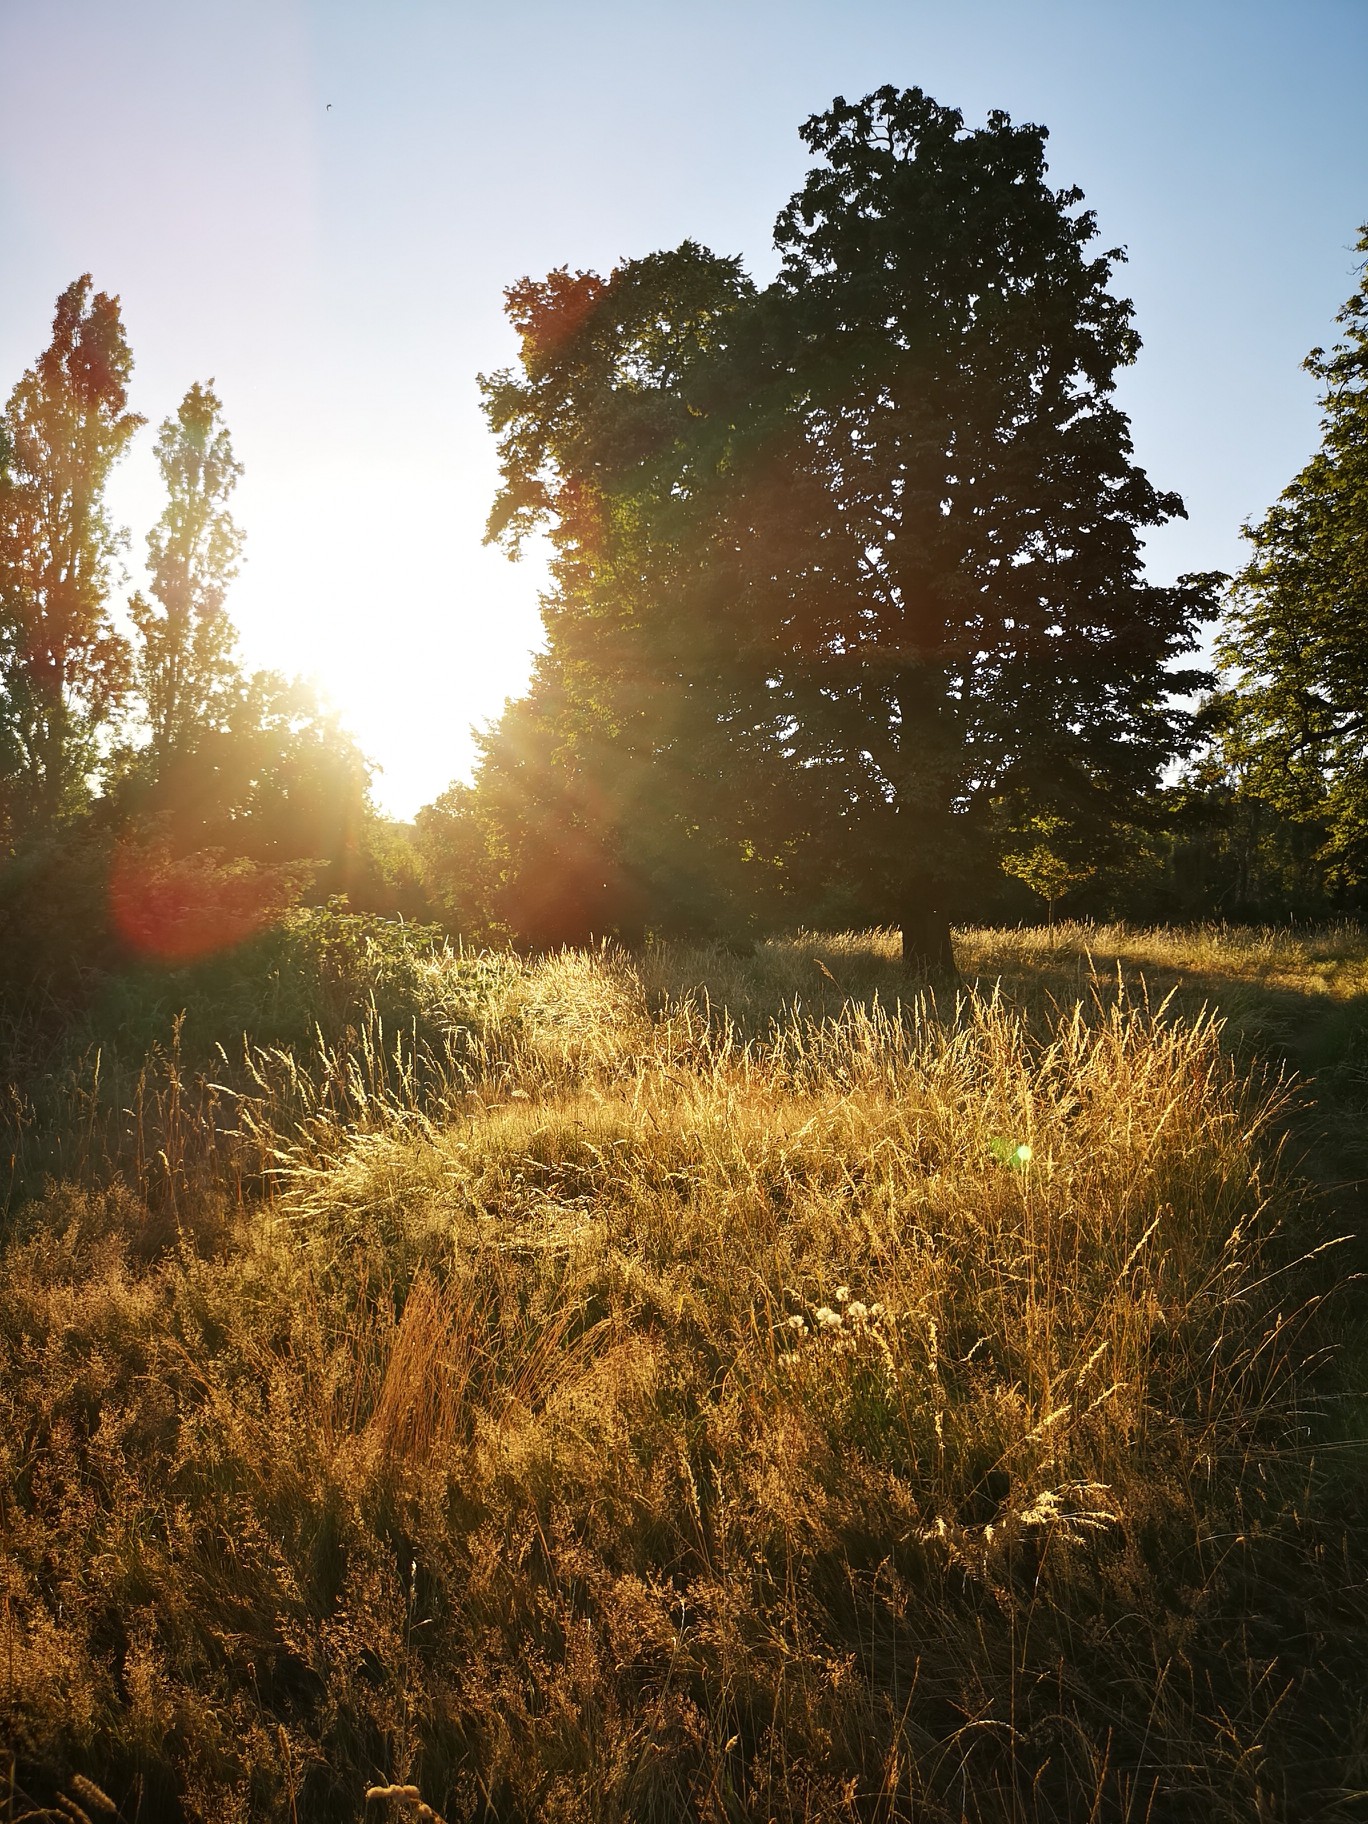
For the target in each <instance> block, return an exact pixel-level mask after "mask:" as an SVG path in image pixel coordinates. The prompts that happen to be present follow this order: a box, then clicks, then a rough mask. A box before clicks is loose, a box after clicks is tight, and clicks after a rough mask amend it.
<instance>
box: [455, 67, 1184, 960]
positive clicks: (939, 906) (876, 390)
mask: <svg viewBox="0 0 1368 1824" xmlns="http://www.w3.org/2000/svg"><path fill="white" fill-rule="evenodd" d="M803 136H804V138H805V140H806V141H807V144H808V146H809V147H810V149H811V150H812V151H813V153H814V154H816V156H817V163H816V164H815V166H814V168H813V170H812V172H811V174H810V175H809V178H808V180H807V182H806V184H805V185H804V187H803V189H802V190H801V191H800V192H799V194H798V195H797V196H796V197H795V198H794V199H793V201H792V202H791V203H790V205H789V207H788V208H787V209H786V210H785V211H784V213H783V214H782V215H781V216H780V218H779V222H778V225H777V227H776V242H777V245H778V247H779V250H780V253H781V256H782V263H781V267H780V272H779V275H778V277H777V278H776V280H775V281H774V283H773V284H772V285H770V286H769V287H767V288H766V289H764V290H763V291H757V290H756V288H755V287H754V286H752V285H751V284H750V282H749V281H748V280H746V279H745V277H744V275H743V274H742V273H741V272H740V270H739V267H738V265H737V263H736V262H735V261H733V260H726V259H719V258H717V257H716V256H714V255H711V254H709V253H706V252H705V251H703V250H702V249H700V248H698V247H696V246H694V245H692V244H691V243H685V244H684V245H683V246H682V247H680V248H678V249H677V250H675V251H674V252H673V253H668V254H657V255H652V256H650V257H649V258H646V259H641V260H634V261H629V262H627V263H625V264H624V265H623V266H621V267H620V268H618V269H617V270H616V271H615V272H613V273H612V274H611V275H610V277H609V278H608V279H606V280H605V279H602V278H599V277H597V276H596V275H594V274H592V273H579V274H571V273H569V272H568V271H564V270H562V271H559V272H556V273H552V274H551V275H550V276H549V277H548V278H547V279H546V280H544V281H542V282H540V283H536V282H533V281H531V280H524V281H522V282H521V283H520V284H519V285H517V286H514V287H513V288H512V289H511V290H510V292H509V294H508V301H509V313H510V316H511V318H512V320H513V322H514V324H515V325H516V327H517V328H518V330H519V333H520V336H521V339H522V366H521V371H520V372H513V371H509V372H505V373H502V374H498V375H495V376H493V377H492V379H490V380H489V381H487V382H486V396H487V403H488V409H489V415H490V419H491V422H492V424H493V426H494V428H495V429H496V431H497V432H498V433H499V436H500V453H501V458H502V463H503V489H502V492H501V494H500V497H499V500H498V502H497V504H496V506H495V510H494V514H493V516H492V518H491V535H493V536H498V537H501V538H504V539H506V540H507V541H508V542H509V543H510V544H511V545H512V546H513V547H514V548H516V546H517V545H518V543H519V541H520V540H521V539H522V538H523V537H524V536H525V535H526V534H527V532H528V531H529V530H531V529H532V528H533V527H537V526H542V525H545V526H546V527H547V529H548V531H549V534H550V538H551V541H552V544H553V547H554V551H555V560H554V576H555V587H554V589H553V591H552V593H551V595H550V596H549V597H548V599H547V603H546V626H547V641H548V651H547V654H546V656H545V658H544V659H543V660H542V661H541V663H540V666H539V669H538V672H537V674H536V676H535V678H534V681H533V686H532V690H531V692H530V694H529V697H528V699H527V701H526V703H525V704H522V705H519V706H518V708H517V709H516V711H514V712H513V713H512V716H511V717H510V721H509V725H508V727H507V728H506V729H500V730H497V731H496V732H495V733H494V734H493V735H492V736H491V737H490V739H489V740H488V742H487V743H486V748H485V767H484V771H483V772H482V774H481V788H482V792H483V799H482V801H481V803H480V804H479V805H478V806H475V807H473V808H474V809H475V811H476V814H477V816H478V815H480V814H483V815H484V816H485V818H486V821H487V823H488V824H489V825H490V826H491V829H492V831H493V835H494V840H493V843H492V845H491V847H492V849H493V850H494V872H495V875H496V878H497V881H498V883H499V889H500V892H501V893H503V894H505V895H506V894H507V892H508V890H509V888H510V883H512V884H513V886H514V890H517V889H518V888H521V889H522V891H523V892H526V891H528V890H529V888H530V889H531V890H532V891H533V892H535V890H536V889H535V887H534V886H532V883H531V881H530V879H529V877H530V876H533V875H536V876H539V877H540V878H541V879H542V880H543V882H544V881H545V880H546V879H548V878H550V879H551V880H554V879H555V878H556V877H557V874H558V873H559V874H560V875H561V876H562V877H568V876H569V875H571V873H572V871H573V863H572V862H571V861H569V859H568V857H567V845H566V842H565V832H566V831H567V829H570V830H573V831H574V833H575V835H576V836H577V837H578V839H579V841H580V845H581V853H582V855H584V856H587V857H588V858H589V867H590V872H591V874H593V875H594V876H595V877H596V880H597V882H598V883H599V884H600V887H601V891H600V895H599V898H598V900H597V901H596V900H595V899H594V898H593V897H592V896H586V895H584V894H583V893H582V892H576V891H575V890H574V889H573V888H572V889H571V890H570V891H569V892H568V893H567V903H568V904H569V905H571V906H572V907H573V908H574V913H577V914H578V916H579V919H580V921H581V922H580V928H579V930H578V931H577V932H575V933H574V934H575V935H584V934H585V932H586V931H588V930H604V929H616V930H619V931H626V930H630V929H631V928H632V927H633V925H634V924H638V923H640V921H641V918H642V916H643V913H644V914H645V916H646V917H647V918H649V920H650V921H651V922H654V923H656V924H658V925H663V926H665V927H667V928H668V926H669V924H670V923H671V922H672V921H674V920H679V919H683V920H684V921H685V922H696V921H697V919H698V917H699V914H700V912H702V913H703V914H704V916H706V913H707V911H708V909H709V901H710V900H711V904H712V909H713V910H714V912H716V911H718V910H721V909H722V908H725V907H727V906H731V907H733V908H734V907H736V906H737V904H738V901H739V902H740V905H741V908H742V909H743V910H753V909H754V901H755V899H759V900H760V901H761V902H762V903H763V900H764V897H765V895H766V893H769V894H770V895H771V896H773V895H775V894H778V895H780V896H782V897H784V898H786V899H787V901H788V904H789V907H790V910H792V908H793V907H794V906H795V905H797V906H802V907H803V909H804V910H807V909H809V908H810V907H811V905H812V903H813V900H814V897H815V896H817V895H818V894H819V893H820V892H821V890H822V888H823V887H824V886H826V885H829V884H830V883H833V882H834V883H836V884H837V885H838V887H843V888H844V889H845V890H846V891H847V892H848V894H849V895H850V897H851V899H852V901H854V902H855V903H856V904H858V906H859V907H860V908H861V909H862V910H863V911H864V912H865V913H866V914H867V915H872V916H876V917H878V918H881V919H883V920H886V921H889V922H893V923H897V924H899V925H900V926H901V928H902V930H903V934H904V944H905V946H906V949H907V952H908V955H909V959H910V960H914V961H917V962H920V963H923V964H930V965H933V966H935V965H944V964H946V963H948V961H949V937H948V925H947V922H946V920H947V914H948V912H949V910H950V909H951V907H952V906H954V905H956V904H957V903H959V904H962V903H963V900H964V898H965V886H966V882H967V881H970V880H972V877H973V874H974V871H975V868H976V865H977V864H978V862H979V859H980V858H981V857H982V855H983V853H984V851H985V849H988V850H991V849H993V848H994V846H995V845H998V844H1000V842H1001V839H1002V838H1003V836H1004V835H1006V834H1008V833H1009V832H1010V826H1011V824H1012V822H1013V820H1014V819H1016V820H1020V819H1023V818H1024V819H1028V820H1029V818H1030V817H1036V818H1038V817H1040V816H1050V817H1053V818H1055V819H1056V820H1057V821H1058V822H1060V823H1062V822H1064V821H1065V820H1068V822H1069V823H1070V824H1071V825H1072V826H1076V827H1077V828H1078V829H1080V830H1084V831H1087V832H1088V833H1089V835H1090V836H1091V838H1092V840H1093V841H1094V843H1096V842H1098V841H1099V840H1100V838H1101V835H1102V832H1104V831H1105V829H1106V828H1107V826H1108V825H1112V824H1115V822H1116V821H1117V819H1118V817H1119V816H1122V815H1125V814H1127V813H1128V811H1129V807H1131V806H1132V805H1133V804H1134V802H1135V800H1136V798H1137V797H1138V796H1142V795H1143V794H1144V793H1145V791H1146V790H1147V789H1152V788H1153V787H1154V786H1155V784H1156V783H1157V781H1158V778H1159V774H1160V771H1161V769H1162V767H1163V765H1164V763H1165V762H1167V761H1168V760H1169V759H1171V758H1172V756H1173V754H1174V753H1175V752H1176V751H1177V750H1178V748H1179V747H1180V745H1181V741H1182V729H1183V718H1182V717H1181V715H1180V714H1179V713H1178V711H1177V710H1176V709H1175V708H1174V706H1173V701H1172V699H1173V694H1174V693H1175V692H1178V691H1181V690H1182V689H1184V688H1191V687H1192V686H1193V684H1194V683H1195V682H1197V681H1198V678H1197V674H1195V673H1192V674H1184V673H1180V672H1176V671H1174V670H1173V668H1172V661H1174V660H1175V659H1176V658H1177V657H1179V656H1180V655H1181V654H1182V653H1183V652H1184V651H1185V650H1186V649H1187V648H1188V647H1189V646H1190V644H1191V642H1192V639H1193V637H1194V633H1195V630H1196V627H1197V625H1198V623H1199V622H1200V620H1201V619H1202V618H1204V617H1205V616H1208V615H1210V614H1211V613H1212V612H1213V606H1212V587H1213V585H1212V579H1210V578H1188V579H1184V580H1183V581H1182V582H1180V583H1179V584H1178V585H1176V586H1174V587H1171V588H1158V587H1155V586H1153V585H1150V584H1148V583H1146V582H1145V581H1144V580H1143V574H1142V560H1141V546H1140V533H1141V531H1142V530H1143V529H1144V528H1145V527H1147V526H1152V525H1156V524H1159V523H1160V522H1162V521H1163V520H1164V519H1166V518H1168V517H1171V516H1172V515H1173V514H1174V513H1178V512H1181V511H1182V506H1181V502H1179V501H1178V499H1177V497H1176V496H1173V495H1168V494H1162V493H1160V492H1158V491H1156V490H1155V489H1154V488H1153V487H1152V486H1151V484H1150V483H1149V481H1148V480H1147V478H1146V477H1145V475H1144V474H1143V473H1142V472H1141V471H1140V470H1139V469H1138V468H1137V467H1136V466H1135V464H1134V462H1133V460H1132V455H1131V444H1130V436H1129V429H1128V426H1127V423H1126V420H1125V417H1124V415H1123V414H1122V413H1121V412H1120V411H1119V410H1118V408H1117V407H1116V405H1115V404H1114V402H1113V401H1112V399H1111V396H1110V395H1111V393H1112V389H1113V386H1114V379H1115V374H1116V371H1117V369H1118V368H1119V367H1120V366H1123V365H1125V364H1126V363H1128V362H1129V361H1131V360H1133V359H1134V356H1135V353H1136V350H1137V348H1138V346H1139V343H1138V338H1137V337H1136V335H1135V332H1134V330H1133V329H1132V327H1131V322H1130V316H1131V312H1130V306H1129V304H1128V303H1127V302H1125V301H1124V300H1122V299H1119V298H1117V297H1116V296H1114V295H1113V294H1112V293H1111V291H1110V290H1109V289H1108V285H1109V281H1110V278H1111V272H1112V263H1113V262H1114V261H1115V260H1116V259H1117V258H1118V257H1119V255H1118V254H1116V253H1115V252H1113V253H1111V254H1108V255H1103V256H1093V255H1090V253H1089V251H1088V249H1089V243H1090V242H1091V241H1092V240H1093V239H1094V238H1095V236H1096V232H1097V231H1096V225H1095V223H1094V220H1093V217H1092V216H1091V214H1089V213H1088V212H1086V211H1082V210H1080V208H1079V203H1080V201H1081V192H1079V191H1077V190H1067V191H1055V190H1053V189H1051V188H1050V187H1049V185H1048V184H1047V182H1046V168H1045V160H1044V141H1045V134H1044V132H1043V131H1042V130H1041V129H1040V128H1037V127H1031V126H1026V127H1015V126H1013V125H1012V124H1011V122H1010V121H1009V120H1008V118H1007V117H1006V116H1005V115H1003V114H1000V113H999V114H993V115H992V116H991V117H990V119H989V121H988V123H987V125H986V126H985V127H983V128H979V129H973V130H969V129H966V128H965V126H964V122H963V119H962V117H961V116H960V115H959V114H958V113H957V112H956V111H954V110H952V109H946V108H941V107H938V106H937V105H936V104H935V103H934V102H932V101H931V100H930V99H929V98H928V97H926V96H925V95H923V94H922V93H921V92H920V91H919V90H915V89H914V90H908V91H906V92H900V91H897V90H894V89H882V90H880V91H879V92H878V93H877V94H875V95H872V96H870V97H868V98H867V99H866V100H865V101H863V102H860V103H858V104H847V103H845V102H844V101H837V102H836V103H835V104H833V106H832V108H831V109H830V110H829V111H828V112H827V113H826V114H824V115H821V116H818V117H816V118H814V119H813V120H811V121H809V122H808V123H807V125H806V127H805V128H804V129H803ZM529 736H530V737H531V738H530V740H529ZM505 750H511V757H512V759H513V760H514V762H515V763H516V764H517V766H519V767H520V768H521V769H522V772H521V777H520V780H519V789H518V791H517V794H516V796H517V799H518V812H517V815H518V818H519V821H520V824H521V829H520V830H519V832H518V834H517V835H516V836H513V835H512V834H511V823H512V819H511V818H510V816H509V814H508V811H507V809H506V808H505V805H504V801H503V798H502V797H501V795H500V791H501V781H502V780H503V778H504V776H505V775H506V774H507V772H508V763H507V759H506V757H505ZM533 755H535V756H536V758H535V760H533V759H532V757H531V756H533ZM538 820H539V827H537V828H536V829H535V830H534V831H533V832H532V833H531V835H530V838H529V831H528V826H529V824H533V823H535V822H537V821H538ZM743 882H744V883H746V885H749V886H751V887H752V888H753V889H755V893H754V896H753V898H752V905H751V906H750V907H747V906H746V903H745V901H746V895H745V892H744V889H743V886H742V883H743ZM619 883H621V884H620V885H619ZM573 915H574V914H573V913H572V916H573Z"/></svg>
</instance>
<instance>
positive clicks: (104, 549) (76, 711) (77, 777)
mask: <svg viewBox="0 0 1368 1824" xmlns="http://www.w3.org/2000/svg"><path fill="white" fill-rule="evenodd" d="M132 368H133V358H132V355H131V354H130V352H129V348H128V342H127V340H126V338H125V336H124V329H123V323H122V320H121V318H120V315H119V301H118V299H117V298H113V297H110V296H109V295H108V294H107V293H106V292H103V291H101V292H96V291H94V289H93V282H92V280H91V277H90V274H89V273H86V274H84V275H83V276H82V277H81V278H79V279H77V280H75V281H74V282H73V283H72V284H71V285H69V286H68V287H67V288H66V290H65V291H64V292H63V293H62V295H61V296H60V297H59V298H58V300H57V311H56V315H55V316H54V318H53V323H52V341H51V342H50V344H49V345H48V347H47V348H46V349H45V350H44V351H43V353H42V354H41V355H40V356H39V358H38V360H37V361H36V362H35V364H34V365H33V366H32V367H31V368H30V369H29V370H28V372H27V373H26V374H25V375H24V376H23V378H22V379H21V380H20V381H19V384H18V385H17V386H16V387H15V389H14V391H13V392H12V393H11V395H10V399H9V404H8V405H7V407H6V410H5V417H4V421H3V427H0V429H2V433H3V434H2V436H0V774H3V777H4V778H5V781H6V784H7V786H8V788H9V789H8V794H7V795H8V798H9V813H10V822H11V827H12V833H13V835H14V836H16V837H19V836H24V835H35V834H41V833H42V832H44V831H47V830H51V829H53V828H55V827H56V826H57V825H58V824H59V823H60V822H61V821H62V820H63V818H65V817H67V816H69V815H70V814H71V813H73V812H74V811H76V810H78V809H79V808H80V807H81V806H82V804H83V803H85V801H86V800H87V799H88V797H89V791H90V775H91V773H92V771H93V769H94V767H95V765H96V763H97V760H98V756H99V747H100V740H101V737H102V736H103V735H104V734H105V733H106V732H107V730H108V727H109V723H110V718H111V717H112V715H113V714H114V712H115V710H116V709H117V708H118V706H119V704H120V702H121V701H122V699H123V697H124V695H125V692H126V690H127V688H128V684H129V651H128V643H127V641H126V640H125V639H124V638H123V637H122V636H121V635H120V634H119V633H118V632H117V630H116V629H115V627H114V625H113V622H112V621H111V619H110V614H109V604H108V595H109V587H110V583H111V581H112V578H113V573H114V567H115V562H116V559H117V555H118V552H119V551H120V549H121V548H122V546H123V545H124V543H125V536H124V534H122V533H121V532H119V531H118V530H117V529H116V528H115V527H114V526H113V525H112V523H111V521H110V518H109V515H108V513H107V511H106V509H105V505H104V494H105V486H106V484H107V482H108V479H109V474H110V471H111V469H112V468H113V466H114V464H115V463H116V462H117V461H118V460H119V458H120V457H121V456H122V455H123V453H124V451H125V450H126V449H127V447H128V444H129V440H130V439H131V438H132V436H133V434H134V432H135V431H136V430H137V429H138V427H139V426H140V425H141V424H142V423H143V420H142V419H141V418H140V417H138V416H137V414H136V413H134V412H130V411H128V409H127V403H128V380H129V376H130V374H131V372H132Z"/></svg>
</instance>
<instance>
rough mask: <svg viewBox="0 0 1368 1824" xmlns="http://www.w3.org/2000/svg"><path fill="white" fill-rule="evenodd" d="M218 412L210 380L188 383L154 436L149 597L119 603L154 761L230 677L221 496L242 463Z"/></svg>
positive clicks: (210, 718)
mask: <svg viewBox="0 0 1368 1824" xmlns="http://www.w3.org/2000/svg"><path fill="white" fill-rule="evenodd" d="M221 411H222V407H221V405H220V403H219V400H218V398H217V396H216V394H215V393H214V390H213V383H212V381H211V382H210V384H209V385H208V386H200V385H198V384H197V385H195V386H192V387H191V388H190V390H189V391H188V392H187V393H186V395H185V397H184V399H182V400H181V403H180V408H179V410H178V411H177V413H176V416H175V417H174V418H168V419H167V420H166V421H165V423H164V424H163V425H162V427H161V434H160V436H159V437H158V439H157V464H158V467H159V468H160V470H161V474H162V480H163V482H164V483H165V485H166V491H167V503H166V507H165V510H164V511H163V513H162V516H161V518H160V520H159V521H158V522H157V525H156V526H155V527H154V528H153V530H152V532H151V533H149V535H148V540H147V554H148V571H149V574H150V578H151V592H152V596H153V598H154V599H153V601H152V602H148V601H145V600H144V599H143V598H142V597H141V596H135V597H134V599H133V601H132V602H131V603H130V604H129V612H130V614H131V617H132V619H133V623H134V625H135V626H136V627H137V630H138V633H139V634H140V636H141V647H140V650H139V651H138V654H137V658H136V681H137V688H138V692H139V695H140V697H141V699H142V706H143V711H144V714H145V716H146V718H147V723H148V726H149V728H150V730H151V736H152V739H151V759H152V761H153V763H154V764H161V763H163V762H164V761H165V760H166V758H167V756H168V755H169V754H171V753H172V752H174V751H176V750H177V749H181V748H184V747H185V746H186V745H187V744H188V743H190V742H192V741H194V740H195V739H196V738H197V737H198V736H199V735H200V734H201V733H202V731H203V729H204V728H205V726H206V724H207V723H213V722H215V721H221V720H222V717H223V714H224V711H225V709H226V706H227V699H228V696H229V694H230V690H231V686H232V684H233V682H234V680H235V679H236V677H237V666H236V664H235V663H234V659H233V648H234V646H235V644H236V640H237V635H236V632H235V630H234V627H233V623H232V621H231V620H230V619H229V618H228V614H227V611H226V609H225V608H224V605H223V604H224V597H225V595H226V593H227V588H228V584H229V583H230V582H231V581H232V579H233V577H234V576H235V575H236V574H237V566H238V558H239V556H240V554H241V550H242V534H241V532H240V531H239V530H238V528H237V526H236V525H235V524H234V522H233V518H232V515H231V514H230V512H229V511H228V504H227V503H228V500H229V497H230V496H231V494H232V492H233V489H234V488H235V487H236V486H237V483H238V478H239V476H240V475H241V474H242V465H241V464H240V463H239V462H237V461H236V460H235V459H234V456H233V446H232V441H231V439H230V437H229V435H228V430H227V427H226V426H225V425H224V423H223V421H222V418H221V415H220V414H221Z"/></svg>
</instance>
